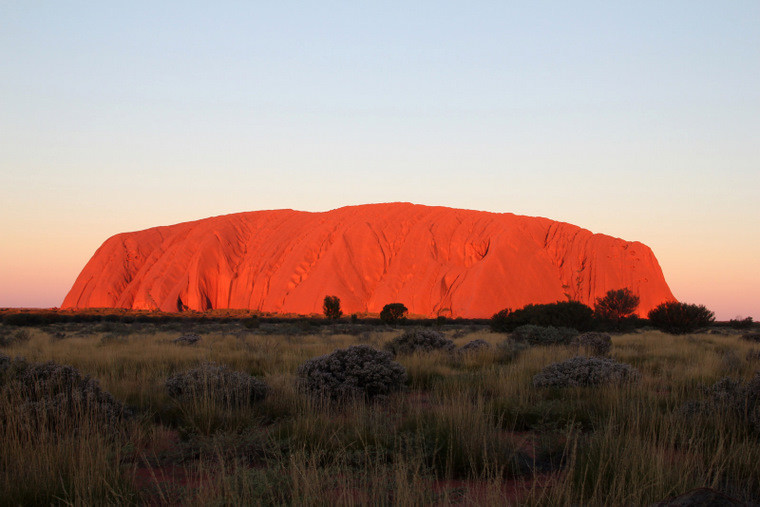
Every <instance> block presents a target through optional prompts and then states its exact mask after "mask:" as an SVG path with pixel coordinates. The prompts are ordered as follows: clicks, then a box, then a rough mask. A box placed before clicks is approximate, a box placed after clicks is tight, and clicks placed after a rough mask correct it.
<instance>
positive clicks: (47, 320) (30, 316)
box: [3, 312, 61, 326]
mask: <svg viewBox="0 0 760 507" xmlns="http://www.w3.org/2000/svg"><path fill="white" fill-rule="evenodd" d="M59 320H61V319H60V318H59V317H58V316H57V315H56V314H54V313H27V312H20V313H9V314H6V315H5V316H3V324H6V325H9V326H47V325H48V324H52V323H53V322H58V321H59Z"/></svg>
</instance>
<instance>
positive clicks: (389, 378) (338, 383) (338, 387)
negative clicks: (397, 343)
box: [298, 345, 406, 401]
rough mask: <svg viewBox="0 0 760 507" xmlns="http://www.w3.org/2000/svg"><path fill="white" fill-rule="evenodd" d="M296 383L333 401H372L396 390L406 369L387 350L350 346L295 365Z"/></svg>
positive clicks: (402, 383)
mask: <svg viewBox="0 0 760 507" xmlns="http://www.w3.org/2000/svg"><path fill="white" fill-rule="evenodd" d="M298 377H299V385H300V386H301V387H302V388H303V389H305V390H306V391H307V392H309V393H310V394H312V395H316V396H323V397H325V398H329V399H331V400H333V401H345V400H348V399H353V398H357V397H358V398H363V399H365V400H373V399H377V398H382V397H384V396H387V395H388V394H390V393H392V392H395V391H398V390H400V389H401V388H402V387H403V385H404V382H406V370H405V369H404V367H403V366H401V365H400V364H399V363H397V362H395V361H393V358H392V356H391V355H390V354H389V353H388V352H384V351H382V350H377V349H374V348H372V347H370V346H368V345H353V346H351V347H348V348H347V349H339V350H336V351H335V352H333V353H332V354H327V355H325V356H320V357H315V358H313V359H309V360H308V361H306V362H305V363H304V364H302V365H301V366H300V367H299V368H298Z"/></svg>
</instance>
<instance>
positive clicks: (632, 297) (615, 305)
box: [594, 288, 639, 329]
mask: <svg viewBox="0 0 760 507" xmlns="http://www.w3.org/2000/svg"><path fill="white" fill-rule="evenodd" d="M638 307H639V296H637V295H636V294H634V293H633V292H631V290H630V289H628V288H625V289H618V290H611V291H608V292H607V294H606V295H605V296H604V297H601V298H597V300H596V305H595V307H594V318H596V319H597V320H598V321H601V322H605V323H608V324H609V325H610V326H612V327H613V328H614V329H617V328H618V326H619V325H620V323H621V321H623V320H624V319H627V318H629V317H630V316H632V315H633V313H634V312H635V311H636V308H638Z"/></svg>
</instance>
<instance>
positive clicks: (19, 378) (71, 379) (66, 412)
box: [0, 356, 128, 428]
mask: <svg viewBox="0 0 760 507" xmlns="http://www.w3.org/2000/svg"><path fill="white" fill-rule="evenodd" d="M0 388H1V389H2V391H3V395H4V396H7V395H10V396H12V397H15V398H16V399H17V400H19V401H20V402H21V403H20V405H19V407H18V408H19V411H20V412H21V414H22V415H23V416H26V417H30V418H31V420H32V421H37V422H39V421H41V420H44V421H46V422H47V423H48V425H49V427H52V428H62V427H68V428H72V427H76V426H77V425H78V423H79V422H81V418H82V417H90V418H92V419H93V420H96V421H97V422H100V423H103V424H106V425H112V424H116V423H117V422H118V421H120V420H122V419H123V418H124V417H125V416H127V415H128V411H127V410H126V409H125V407H124V405H123V404H121V403H120V402H118V401H116V400H115V399H114V398H113V396H111V394H110V393H108V392H107V391H105V390H103V389H101V387H100V385H99V384H98V381H97V380H95V379H93V378H91V377H90V376H89V375H87V376H83V375H82V374H81V373H80V372H79V370H77V369H76V368H74V367H73V366H69V365H60V364H57V363H54V362H52V361H51V362H47V363H27V362H26V361H24V360H23V359H21V358H15V359H10V358H9V357H8V356H0Z"/></svg>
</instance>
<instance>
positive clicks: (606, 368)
mask: <svg viewBox="0 0 760 507" xmlns="http://www.w3.org/2000/svg"><path fill="white" fill-rule="evenodd" d="M639 377H640V375H639V372H638V370H636V369H635V368H634V367H632V366H631V365H629V364H625V363H618V362H617V361H614V360H613V359H609V358H606V357H584V356H578V357H573V358H572V359H568V360H566V361H562V362H559V363H553V364H550V365H549V366H547V367H545V368H544V369H543V370H541V371H540V372H539V373H538V374H537V375H536V376H534V377H533V385H534V386H535V387H578V386H595V385H600V384H623V383H627V382H636V381H638V380H639Z"/></svg>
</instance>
